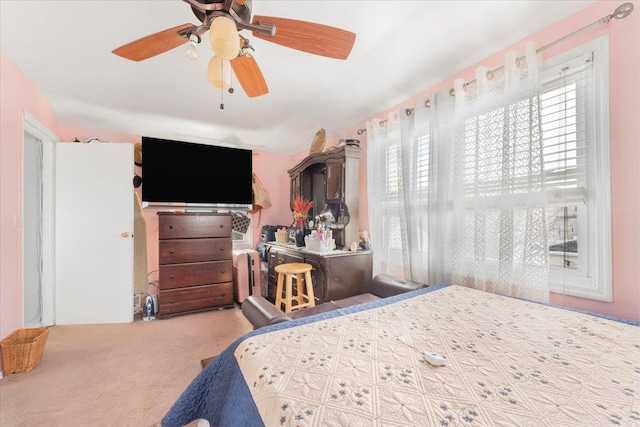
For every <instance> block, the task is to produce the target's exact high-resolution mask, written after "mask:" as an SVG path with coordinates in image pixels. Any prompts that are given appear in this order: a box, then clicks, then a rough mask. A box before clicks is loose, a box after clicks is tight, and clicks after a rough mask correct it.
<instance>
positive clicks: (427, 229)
mask: <svg viewBox="0 0 640 427" xmlns="http://www.w3.org/2000/svg"><path fill="white" fill-rule="evenodd" d="M425 101H426V99H425V98H418V99H416V101H415V106H414V108H413V110H412V113H411V114H410V115H407V114H405V110H404V109H402V110H401V111H399V112H398V113H397V114H396V113H393V114H390V115H389V117H388V118H387V120H386V121H384V123H382V125H381V121H380V120H373V121H371V122H369V123H367V137H368V139H367V148H368V157H367V165H368V170H367V177H368V189H369V194H368V197H369V223H370V227H371V238H372V243H373V248H374V255H373V260H374V274H377V273H381V272H384V273H388V274H396V275H400V276H403V277H405V278H407V279H412V280H415V281H419V282H423V283H430V284H436V283H450V275H449V272H450V271H451V270H450V255H451V238H450V234H451V233H450V231H451V200H450V194H451V192H450V186H451V169H452V166H451V160H452V154H451V153H452V151H453V143H452V139H453V133H452V132H453V131H452V117H453V98H452V97H451V96H450V95H449V93H448V91H445V90H442V91H441V92H440V93H433V94H431V95H430V97H429V107H427V106H425Z"/></svg>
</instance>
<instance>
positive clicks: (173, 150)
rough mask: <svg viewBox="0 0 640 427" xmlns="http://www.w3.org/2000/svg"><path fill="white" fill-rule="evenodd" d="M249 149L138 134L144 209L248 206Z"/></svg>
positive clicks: (248, 207) (251, 157)
mask: <svg viewBox="0 0 640 427" xmlns="http://www.w3.org/2000/svg"><path fill="white" fill-rule="evenodd" d="M252 154H253V153H252V152H251V150H244V149H238V148H227V147H218V146H215V145H206V144H195V143H191V142H181V141H172V140H167V139H159V138H150V137H142V202H143V207H148V208H174V209H175V208H180V209H181V208H185V209H192V210H200V209H216V208H240V209H251V206H252V202H253V200H252V196H253V193H252V188H251V185H252V168H253V164H252V162H253V155H252Z"/></svg>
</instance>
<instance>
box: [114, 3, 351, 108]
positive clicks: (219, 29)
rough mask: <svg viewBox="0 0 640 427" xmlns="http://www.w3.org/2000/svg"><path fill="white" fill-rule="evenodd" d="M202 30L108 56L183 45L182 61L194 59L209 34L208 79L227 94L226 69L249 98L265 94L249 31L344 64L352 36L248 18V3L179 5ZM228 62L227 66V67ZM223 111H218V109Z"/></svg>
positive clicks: (192, 28) (183, 28)
mask: <svg viewBox="0 0 640 427" xmlns="http://www.w3.org/2000/svg"><path fill="white" fill-rule="evenodd" d="M183 1H184V2H186V3H188V4H189V5H190V6H191V10H192V11H193V13H194V15H195V16H196V17H197V18H198V20H200V22H201V25H197V26H196V25H193V24H182V25H179V26H177V27H173V28H169V29H166V30H163V31H160V32H157V33H154V34H151V35H149V36H146V37H143V38H141V39H138V40H135V41H133V42H131V43H127V44H125V45H123V46H121V47H119V48H117V49H115V50H114V51H113V53H114V54H115V55H118V56H121V57H123V58H125V59H129V60H132V61H142V60H145V59H149V58H152V57H154V56H156V55H159V54H161V53H164V52H167V51H169V50H171V49H174V48H176V47H178V46H181V45H183V44H185V43H188V44H189V46H188V48H187V56H188V57H189V58H191V59H195V58H196V57H197V52H196V45H197V43H200V41H201V36H202V35H203V34H204V33H205V32H207V31H209V42H210V45H211V49H212V50H213V53H214V54H215V57H214V58H215V60H214V58H212V59H211V60H210V61H209V66H208V69H207V78H208V80H209V82H210V83H211V84H212V85H213V86H215V87H216V88H220V89H227V88H229V89H230V92H231V88H230V85H231V84H230V82H231V69H233V73H234V74H235V75H236V78H237V80H238V82H239V83H240V85H241V86H242V88H243V89H244V91H245V93H246V94H247V96H248V97H249V98H253V97H256V96H261V95H265V94H267V93H269V89H268V88H267V83H266V81H265V79H264V76H263V75H262V71H261V70H260V67H259V66H258V63H257V62H256V59H255V57H254V49H253V47H252V46H251V45H250V44H249V40H248V39H247V38H246V37H243V36H242V35H240V34H239V31H243V30H248V31H251V33H252V34H253V35H254V36H255V37H257V38H259V39H261V40H266V41H268V42H271V43H275V44H279V45H281V46H285V47H288V48H290V49H295V50H299V51H301V52H307V53H311V54H314V55H319V56H325V57H327V58H335V59H343V60H344V59H347V58H348V57H349V54H350V53H351V49H352V48H353V45H354V43H355V38H356V35H355V34H354V33H352V32H350V31H346V30H343V29H340V28H335V27H330V26H328V25H323V24H316V23H313V22H307V21H299V20H295V19H287V18H279V17H271V16H253V17H252V0H183ZM229 61H230V62H229ZM221 108H222V107H221Z"/></svg>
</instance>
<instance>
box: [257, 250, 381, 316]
mask: <svg viewBox="0 0 640 427" xmlns="http://www.w3.org/2000/svg"><path fill="white" fill-rule="evenodd" d="M372 257H373V252H372V251H357V252H351V251H331V252H327V253H319V252H312V251H308V250H306V249H305V248H304V247H302V248H298V247H296V246H295V245H292V244H285V243H282V244H281V243H275V242H268V243H267V260H268V261H267V262H268V269H269V270H268V279H267V280H268V285H267V295H263V296H264V297H265V298H267V299H268V300H269V301H271V302H275V297H276V283H277V273H276V272H275V267H276V266H277V265H280V264H286V263H290V262H303V263H307V264H311V266H312V267H313V270H311V279H312V280H313V294H314V296H315V298H316V304H322V303H324V302H327V301H335V300H338V299H343V298H347V297H351V296H354V295H359V294H362V293H364V292H367V287H368V284H369V282H370V281H371V277H372V270H373V266H372V265H373V262H372Z"/></svg>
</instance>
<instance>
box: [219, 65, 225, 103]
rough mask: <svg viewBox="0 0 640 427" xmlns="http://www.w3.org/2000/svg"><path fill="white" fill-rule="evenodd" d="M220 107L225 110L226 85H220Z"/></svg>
mask: <svg viewBox="0 0 640 427" xmlns="http://www.w3.org/2000/svg"><path fill="white" fill-rule="evenodd" d="M223 72H224V71H223ZM220 109H221V110H224V85H221V86H220Z"/></svg>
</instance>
